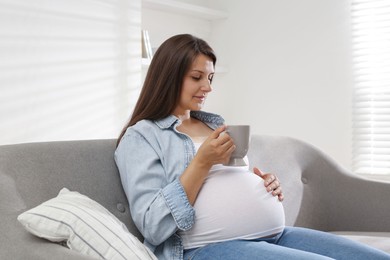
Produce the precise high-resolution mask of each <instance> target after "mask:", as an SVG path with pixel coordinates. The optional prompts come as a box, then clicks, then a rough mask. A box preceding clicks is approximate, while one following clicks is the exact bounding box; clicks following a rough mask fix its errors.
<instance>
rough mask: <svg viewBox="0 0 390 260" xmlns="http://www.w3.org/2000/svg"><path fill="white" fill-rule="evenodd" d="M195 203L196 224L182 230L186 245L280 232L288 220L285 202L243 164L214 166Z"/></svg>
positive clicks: (193, 246)
mask: <svg viewBox="0 0 390 260" xmlns="http://www.w3.org/2000/svg"><path fill="white" fill-rule="evenodd" d="M214 167H215V168H214V170H213V171H212V172H211V173H210V175H209V177H208V178H207V179H206V181H205V183H204V185H203V187H202V189H201V191H200V193H199V195H198V197H197V199H196V202H195V205H194V208H195V212H196V213H195V224H194V225H193V227H192V228H191V229H190V230H188V231H181V232H179V235H180V236H181V237H182V240H183V244H184V248H186V249H189V248H195V247H200V246H204V245H207V244H209V243H215V242H221V241H227V240H232V239H255V238H259V237H265V236H269V235H273V234H276V233H279V232H281V231H282V230H283V228H284V224H285V218H284V209H283V205H282V203H281V202H279V201H278V199H277V198H276V197H274V196H272V194H271V193H268V192H267V191H266V189H265V187H264V182H263V179H262V178H260V177H258V176H257V175H255V174H254V173H252V172H250V171H248V170H247V169H245V168H240V167H225V166H222V165H216V166H214Z"/></svg>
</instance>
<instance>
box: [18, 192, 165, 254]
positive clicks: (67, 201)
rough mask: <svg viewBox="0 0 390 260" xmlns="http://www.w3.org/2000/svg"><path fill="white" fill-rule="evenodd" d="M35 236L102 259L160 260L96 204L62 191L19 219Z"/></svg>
mask: <svg viewBox="0 0 390 260" xmlns="http://www.w3.org/2000/svg"><path fill="white" fill-rule="evenodd" d="M18 220H19V222H20V223H21V224H22V225H23V226H24V227H25V228H26V229H27V230H28V231H29V232H31V233H32V234H34V235H36V236H38V237H42V238H45V239H48V240H50V241H53V242H62V241H66V244H67V245H68V247H69V248H70V249H72V250H75V251H77V252H80V253H82V254H86V255H89V256H92V257H97V258H102V259H112V260H114V259H115V260H116V259H118V260H119V259H120V260H123V259H142V260H143V259H157V258H156V257H155V256H154V255H153V253H152V252H151V251H150V250H149V249H148V248H147V247H146V246H144V245H143V244H142V243H141V242H140V241H139V240H138V239H137V238H136V237H135V236H134V235H132V234H131V233H130V232H129V231H128V229H127V228H126V226H125V225H124V224H123V223H122V222H121V221H120V220H119V219H118V218H116V217H115V216H114V215H113V214H111V213H110V212H109V211H108V210H107V209H105V208H104V207H103V206H102V205H100V204H99V203H97V202H96V201H93V200H91V199H90V198H88V197H87V196H85V195H82V194H80V193H78V192H72V191H69V190H68V189H66V188H63V189H62V190H61V191H60V193H59V194H58V196H57V197H55V198H53V199H51V200H48V201H46V202H44V203H42V204H41V205H39V206H37V207H35V208H33V209H30V210H28V211H26V212H24V213H22V214H20V215H19V216H18Z"/></svg>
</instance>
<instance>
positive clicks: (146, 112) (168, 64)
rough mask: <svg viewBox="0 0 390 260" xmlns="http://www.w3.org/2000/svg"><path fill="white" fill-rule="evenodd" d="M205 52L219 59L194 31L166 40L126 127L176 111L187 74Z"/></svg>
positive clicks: (158, 50)
mask: <svg viewBox="0 0 390 260" xmlns="http://www.w3.org/2000/svg"><path fill="white" fill-rule="evenodd" d="M200 54H204V55H206V56H208V57H209V58H211V60H212V61H213V64H214V66H215V63H216V61H217V58H216V55H215V53H214V51H213V49H212V48H211V47H210V46H209V45H208V44H207V42H205V41H204V40H202V39H200V38H197V37H195V36H193V35H190V34H180V35H176V36H173V37H171V38H169V39H168V40H166V41H165V42H164V43H162V44H161V46H160V47H159V48H158V49H157V51H156V53H155V54H154V57H153V59H152V62H151V64H150V66H149V69H148V72H147V74H146V77H145V81H144V85H143V87H142V90H141V93H140V96H139V98H138V101H137V103H136V105H135V108H134V111H133V113H132V115H131V118H130V121H129V122H128V123H127V124H126V125H125V127H124V128H123V130H122V132H121V134H120V136H119V138H118V143H117V144H119V142H120V140H121V138H122V137H123V135H124V134H125V132H126V129H127V128H128V127H130V126H132V125H135V124H136V123H137V122H138V121H141V120H143V119H150V120H158V119H162V118H165V117H167V116H169V115H170V114H172V112H173V110H174V109H175V107H176V106H177V104H178V102H179V98H180V93H181V89H182V83H183V79H184V76H185V74H186V73H187V72H188V70H189V69H190V66H191V64H192V63H193V62H194V60H195V58H196V57H197V56H198V55H200Z"/></svg>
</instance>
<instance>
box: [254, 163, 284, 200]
mask: <svg viewBox="0 0 390 260" xmlns="http://www.w3.org/2000/svg"><path fill="white" fill-rule="evenodd" d="M253 172H254V173H255V174H256V175H258V176H260V177H261V178H262V179H263V180H264V186H265V188H266V189H267V191H268V192H271V191H272V195H274V196H278V199H279V201H283V199H284V195H283V191H282V187H280V181H279V179H278V177H276V175H275V174H272V173H264V172H262V171H260V170H259V169H258V168H256V167H254V168H253Z"/></svg>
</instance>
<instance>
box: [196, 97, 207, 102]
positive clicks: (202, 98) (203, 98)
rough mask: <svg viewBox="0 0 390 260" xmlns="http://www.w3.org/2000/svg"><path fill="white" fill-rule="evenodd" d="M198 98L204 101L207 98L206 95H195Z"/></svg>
mask: <svg viewBox="0 0 390 260" xmlns="http://www.w3.org/2000/svg"><path fill="white" fill-rule="evenodd" d="M195 98H196V99H199V100H200V101H204V100H205V99H206V96H195Z"/></svg>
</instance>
